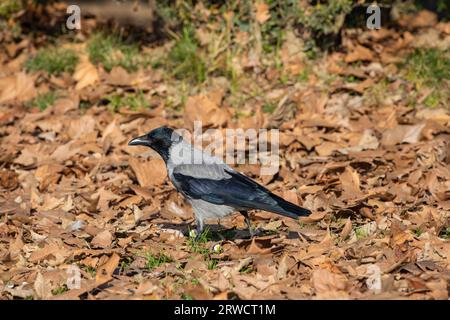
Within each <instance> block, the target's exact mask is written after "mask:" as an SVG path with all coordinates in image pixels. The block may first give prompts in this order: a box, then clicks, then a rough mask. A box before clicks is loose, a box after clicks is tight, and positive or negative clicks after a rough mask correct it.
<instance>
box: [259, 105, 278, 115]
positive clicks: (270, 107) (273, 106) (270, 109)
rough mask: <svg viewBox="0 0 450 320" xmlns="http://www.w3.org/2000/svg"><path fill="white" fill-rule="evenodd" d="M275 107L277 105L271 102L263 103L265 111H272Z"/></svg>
mask: <svg viewBox="0 0 450 320" xmlns="http://www.w3.org/2000/svg"><path fill="white" fill-rule="evenodd" d="M276 108H277V106H276V105H275V104H273V103H265V104H264V105H263V108H262V109H263V111H264V112H266V113H273V112H274V111H275V109H276Z"/></svg>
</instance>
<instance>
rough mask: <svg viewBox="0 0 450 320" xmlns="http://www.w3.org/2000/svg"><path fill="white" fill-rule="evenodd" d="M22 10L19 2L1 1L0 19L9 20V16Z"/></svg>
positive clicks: (14, 0) (15, 0)
mask: <svg viewBox="0 0 450 320" xmlns="http://www.w3.org/2000/svg"><path fill="white" fill-rule="evenodd" d="M21 8H22V5H21V3H20V1H19V0H2V1H1V2H0V18H5V19H9V18H10V16H11V15H12V14H14V13H16V12H17V11H19V10H20V9H21Z"/></svg>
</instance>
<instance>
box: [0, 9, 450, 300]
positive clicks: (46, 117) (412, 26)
mask: <svg viewBox="0 0 450 320" xmlns="http://www.w3.org/2000/svg"><path fill="white" fill-rule="evenodd" d="M203 9H204V10H206V9H205V8H203ZM200 12H202V11H200ZM270 18H271V13H270V10H269V9H268V8H267V7H264V6H259V7H257V11H256V16H255V19H256V20H255V21H256V22H255V26H264V25H265V24H266V23H269V22H270ZM402 19H403V20H400V21H399V25H400V26H401V27H400V28H383V29H381V30H375V31H368V30H345V31H343V35H342V37H343V39H342V47H341V48H340V49H339V50H335V51H334V52H332V53H329V54H319V55H316V56H314V57H311V56H308V55H307V54H305V50H303V45H304V43H303V42H302V40H301V38H299V37H297V36H296V35H295V34H294V33H293V32H287V33H286V34H284V38H283V41H282V42H281V43H280V44H279V48H278V49H277V50H276V51H275V52H264V51H261V50H259V51H258V48H259V49H261V48H260V46H259V45H258V39H257V37H256V40H255V34H256V35H257V32H258V29H257V28H253V29H252V31H248V32H247V31H240V32H234V33H233V34H232V36H231V35H230V34H231V33H229V32H228V31H229V30H228V31H227V29H220V28H219V27H217V25H220V23H224V24H225V25H227V21H229V17H228V16H227V13H225V14H224V15H223V17H222V16H221V18H220V19H219V20H218V22H217V23H216V24H214V23H212V24H209V25H206V24H205V25H206V26H205V27H203V28H198V30H197V31H196V33H195V34H193V35H192V34H189V33H188V32H187V31H186V32H184V33H181V34H180V35H178V38H177V39H175V40H173V41H167V42H164V43H162V44H161V43H160V44H158V45H148V46H145V45H139V46H138V45H130V44H126V43H124V42H122V41H121V40H120V39H119V38H115V36H109V35H106V34H102V33H90V32H89V33H86V34H78V35H76V36H73V35H71V36H61V37H60V38H57V39H53V38H50V37H47V36H42V35H39V34H38V35H36V34H33V36H31V34H26V33H25V34H17V33H16V31H15V30H10V29H6V30H4V31H2V32H1V35H0V37H1V45H0V63H1V64H0V190H1V192H0V297H1V298H2V299H14V298H16V299H17V298H22V299H78V298H81V299H111V298H118V299H212V298H215V299H231V298H238V299H314V298H329V299H346V298H350V299H379V298H389V299H390V298H401V299H448V292H449V284H450V282H449V281H450V243H449V242H448V237H449V235H450V229H449V227H450V226H449V212H450V191H449V190H450V167H449V164H450V143H449V141H450V139H449V138H450V115H449V108H448V106H449V105H448V103H449V101H448V99H449V97H448V94H449V87H448V86H449V69H450V63H449V55H448V48H449V44H450V24H449V23H444V22H440V23H438V22H437V21H436V17H435V16H434V15H433V14H432V13H430V12H426V11H422V12H421V13H420V14H414V15H413V16H403V17H402ZM408 19H409V20H408ZM267 21H269V22H267ZM255 30H256V31H255ZM226 41H229V42H226ZM230 43H232V45H233V50H230V49H229V48H230V47H229V46H230V45H231V44H230ZM197 57H201V59H200V58H197ZM224 66H225V67H224ZM230 66H232V68H231V69H230ZM194 120H202V121H203V125H204V126H205V128H279V129H280V153H281V154H280V157H281V164H280V169H279V171H278V172H277V173H276V174H274V175H272V176H259V167H258V166H251V165H241V166H239V167H238V169H239V170H240V171H243V172H245V173H246V174H248V175H249V176H251V177H253V178H254V179H256V180H257V181H259V182H261V183H262V184H264V185H265V186H267V188H269V189H270V190H273V191H274V192H275V193H277V194H280V195H281V196H283V197H284V198H286V199H287V200H290V201H292V202H294V203H297V204H299V205H302V206H304V207H307V208H309V209H311V210H312V211H313V214H312V215H311V216H310V217H306V218H302V219H300V221H294V220H291V219H289V218H284V217H280V216H278V215H275V214H270V213H266V212H259V211H258V212H252V213H251V219H252V223H253V226H254V228H255V229H257V236H256V237H255V238H253V239H249V234H248V232H247V231H246V228H245V222H244V219H243V217H241V216H240V215H234V216H231V217H229V218H227V219H225V220H222V221H220V225H218V224H217V221H210V222H209V224H210V226H209V228H208V229H209V230H208V231H207V232H205V233H204V234H202V235H201V237H199V239H192V238H190V237H189V235H188V233H189V230H190V228H193V227H194V224H193V223H194V219H193V215H192V211H191V209H190V207H189V206H188V205H187V204H186V203H185V201H184V200H183V199H182V197H181V196H180V195H178V194H177V193H176V192H175V190H174V188H173V186H172V185H171V184H170V183H169V182H168V180H167V176H166V173H165V168H164V164H163V162H162V160H161V159H160V158H159V157H158V156H157V155H156V154H155V153H153V152H152V151H148V150H145V149H140V148H136V147H134V148H131V147H128V146H127V142H128V141H129V140H130V138H132V137H135V136H137V135H140V134H143V133H145V132H147V131H149V130H151V129H152V128H154V127H157V126H161V125H170V126H172V127H176V128H191V127H192V123H193V121H194ZM74 266H76V267H77V268H79V270H80V275H81V282H80V286H79V288H76V287H73V286H72V285H70V281H71V279H72V278H73V270H74ZM71 277H72V278H71ZM68 280H69V285H68ZM72 280H73V279H72Z"/></svg>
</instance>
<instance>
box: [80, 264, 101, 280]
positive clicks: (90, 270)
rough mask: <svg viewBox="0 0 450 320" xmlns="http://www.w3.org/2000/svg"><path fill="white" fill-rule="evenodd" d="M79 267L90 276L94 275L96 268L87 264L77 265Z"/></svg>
mask: <svg viewBox="0 0 450 320" xmlns="http://www.w3.org/2000/svg"><path fill="white" fill-rule="evenodd" d="M79 267H80V269H82V270H84V271H86V272H87V273H89V274H90V275H91V277H95V275H96V274H97V270H96V269H95V268H94V267H91V266H87V265H79Z"/></svg>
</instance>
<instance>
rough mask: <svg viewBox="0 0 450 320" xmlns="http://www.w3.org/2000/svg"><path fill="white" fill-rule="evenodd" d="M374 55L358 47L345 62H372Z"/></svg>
mask: <svg viewBox="0 0 450 320" xmlns="http://www.w3.org/2000/svg"><path fill="white" fill-rule="evenodd" d="M373 59H374V55H373V53H372V51H370V50H369V49H368V48H366V47H364V46H361V45H357V46H356V47H354V48H353V49H352V51H351V52H350V53H349V54H348V55H347V56H346V57H345V62H347V63H351V62H355V61H372V60H373Z"/></svg>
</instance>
